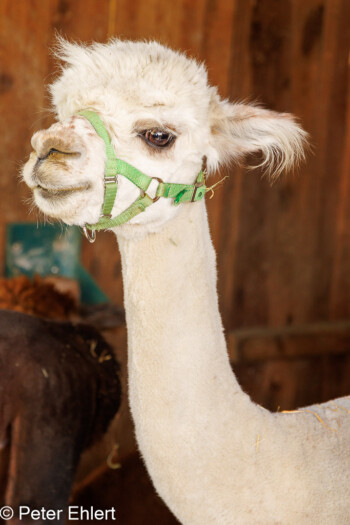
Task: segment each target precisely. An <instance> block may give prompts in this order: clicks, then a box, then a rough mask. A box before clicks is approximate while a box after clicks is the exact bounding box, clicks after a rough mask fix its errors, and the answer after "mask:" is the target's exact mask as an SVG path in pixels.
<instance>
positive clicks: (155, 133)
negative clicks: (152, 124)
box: [141, 129, 175, 148]
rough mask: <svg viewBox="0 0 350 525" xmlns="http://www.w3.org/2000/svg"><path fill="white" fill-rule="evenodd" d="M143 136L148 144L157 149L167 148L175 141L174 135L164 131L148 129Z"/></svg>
mask: <svg viewBox="0 0 350 525" xmlns="http://www.w3.org/2000/svg"><path fill="white" fill-rule="evenodd" d="M141 135H142V137H143V138H144V140H145V142H147V144H149V145H150V146H152V147H155V148H166V147H168V146H170V144H171V143H172V142H173V140H174V139H175V137H174V135H172V134H171V133H169V132H168V131H164V130H162V129H148V130H147V131H144V132H143V133H142V134H141Z"/></svg>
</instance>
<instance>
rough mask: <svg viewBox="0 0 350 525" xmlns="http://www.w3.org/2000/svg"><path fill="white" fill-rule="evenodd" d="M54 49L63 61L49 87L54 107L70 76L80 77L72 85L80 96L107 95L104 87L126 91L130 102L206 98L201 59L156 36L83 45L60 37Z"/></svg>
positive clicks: (174, 101) (67, 89) (69, 83)
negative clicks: (146, 40)
mask: <svg viewBox="0 0 350 525" xmlns="http://www.w3.org/2000/svg"><path fill="white" fill-rule="evenodd" d="M54 54H55V56H56V57H57V58H59V59H60V60H62V61H63V63H64V64H63V66H62V76H61V77H60V78H58V79H57V80H56V81H55V82H54V83H53V84H52V85H51V87H50V90H51V94H52V97H53V103H54V105H56V106H57V102H58V100H57V96H58V93H59V92H62V91H64V92H65V96H66V97H67V96H68V94H69V92H70V91H71V89H72V84H74V80H75V82H77V80H79V84H80V85H75V89H76V90H77V92H76V93H77V96H78V97H80V98H84V96H85V97H86V95H87V91H88V90H91V89H94V90H96V93H98V90H99V94H100V95H102V96H107V91H108V90H114V94H115V95H116V94H118V95H119V96H120V94H121V93H123V94H124V96H125V94H126V95H127V94H130V95H131V96H132V97H133V101H134V103H137V102H140V103H141V104H144V103H146V105H147V103H149V102H150V101H154V102H155V103H157V102H159V103H160V104H161V103H164V104H167V105H171V103H175V104H176V105H178V103H180V102H181V99H183V97H185V99H186V98H190V102H191V104H194V105H196V100H195V99H196V98H197V99H198V96H199V97H200V99H201V105H202V101H203V99H207V97H208V83H207V72H206V68H205V66H204V64H202V63H198V62H197V61H196V60H194V59H192V58H188V57H186V56H185V55H184V54H182V53H179V52H177V51H174V50H172V49H170V48H168V47H165V46H162V45H161V44H159V43H157V42H154V41H150V42H132V41H128V40H127V41H122V40H118V39H113V40H111V41H110V42H109V43H108V44H100V43H94V44H92V45H91V46H86V45H78V44H75V43H71V42H68V41H66V40H64V39H62V38H59V39H58V43H57V45H56V47H55V49H54ZM74 77H75V79H74ZM205 102H206V104H208V102H209V101H208V100H205ZM59 103H61V104H62V97H60V99H59ZM58 109H60V108H58Z"/></svg>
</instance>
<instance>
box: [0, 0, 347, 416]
mask: <svg viewBox="0 0 350 525" xmlns="http://www.w3.org/2000/svg"><path fill="white" fill-rule="evenodd" d="M349 20H350V2H349V1H348V0H307V1H305V0H283V1H281V0H259V1H257V0H231V1H229V0H177V1H173V2H158V1H156V0H148V1H143V0H133V1H130V0H74V1H73V0H45V1H43V0H22V1H20V0H0V53H1V54H0V110H1V141H0V161H1V176H0V195H1V211H0V260H2V261H3V250H4V229H5V226H6V224H7V223H9V222H12V221H35V220H36V213H35V212H31V213H30V212H29V206H28V205H27V204H26V200H27V199H28V198H29V197H30V195H29V192H28V189H27V188H26V187H25V185H24V184H20V183H19V180H18V173H19V166H20V165H21V163H22V162H23V161H25V160H26V158H27V156H28V154H29V152H30V137H31V135H32V133H33V132H34V131H35V130H37V129H40V128H43V127H46V126H48V125H49V124H50V123H51V122H52V117H51V116H50V114H49V113H48V111H47V109H48V107H49V99H48V93H47V89H46V85H47V84H48V83H49V82H51V81H52V80H53V78H55V75H56V74H57V72H58V65H57V63H56V62H55V61H54V59H53V57H52V55H51V54H50V46H52V45H53V43H54V40H55V33H56V32H57V31H59V32H60V33H62V34H63V35H64V36H67V37H68V38H69V39H73V40H81V41H84V42H89V41H92V40H96V41H101V42H105V41H106V40H107V39H108V38H109V37H112V36H118V37H121V38H131V39H138V38H142V39H148V38H150V39H157V40H159V41H160V42H162V43H165V44H168V45H170V46H171V47H174V48H176V49H180V50H183V51H186V52H187V53H189V54H190V55H192V56H195V57H196V58H198V59H200V60H204V61H205V62H206V64H207V66H208V70H209V78H210V81H211V83H212V84H217V85H218V86H219V91H220V93H221V95H222V96H223V97H229V98H230V99H232V100H235V101H237V100H254V101H255V100H258V101H259V102H261V103H262V104H263V105H264V106H266V107H269V108H271V109H274V110H277V111H287V112H291V113H294V114H295V115H297V116H298V118H300V121H301V123H302V125H303V126H304V128H305V129H306V130H307V131H308V132H309V133H310V137H311V142H312V145H313V153H310V154H309V155H308V158H307V162H306V163H305V164H304V165H303V166H302V167H301V168H300V170H298V172H297V173H294V174H286V175H284V176H282V177H281V178H280V179H279V180H278V181H277V182H276V183H275V184H274V185H271V184H270V182H269V181H268V180H267V179H266V178H262V177H261V174H260V173H259V172H258V171H248V170H245V169H243V168H242V169H238V168H234V169H232V170H231V173H230V178H229V180H227V181H226V182H225V184H224V187H219V188H218V189H217V190H216V192H215V197H214V198H213V199H212V200H210V201H208V207H209V215H210V224H211V231H212V236H213V239H214V243H215V247H216V250H217V253H218V271H219V284H218V286H219V294H220V305H221V312H222V315H223V319H224V324H225V328H226V330H227V334H228V340H229V351H230V356H231V359H232V362H233V364H234V365H235V369H236V371H237V373H238V376H239V379H240V381H241V383H242V385H243V387H244V388H245V389H247V390H248V391H249V392H250V393H251V394H252V395H253V397H254V399H256V400H258V401H260V402H261V403H263V404H264V405H265V406H267V407H269V408H271V409H278V407H279V406H280V407H281V408H284V409H289V408H294V407H295V406H297V405H301V404H306V403H311V402H314V401H321V400H323V399H326V398H329V397H333V396H336V395H340V394H346V393H347V394H348V393H349V392H350V379H349V378H350V321H349V315H350V272H349V269H350V204H349V199H348V194H349V186H350V178H349V161H350V157H349V154H350V148H349V140H348V138H349V118H350V112H349V89H348V84H347V78H348V70H347V59H348V48H349V40H350V38H349ZM83 262H84V264H85V266H86V268H87V269H88V270H89V271H90V272H91V274H92V275H93V276H94V278H95V279H96V280H97V282H98V283H99V285H100V286H101V288H102V289H103V290H104V291H105V292H106V293H107V295H108V296H109V297H110V299H111V300H112V301H114V302H115V303H117V304H122V283H121V274H120V260H119V254H118V250H117V249H116V247H115V246H114V237H113V236H112V234H110V233H104V234H100V235H99V238H98V242H97V243H96V244H94V245H88V244H87V242H85V241H84V245H83Z"/></svg>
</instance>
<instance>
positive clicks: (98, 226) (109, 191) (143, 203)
mask: <svg viewBox="0 0 350 525" xmlns="http://www.w3.org/2000/svg"><path fill="white" fill-rule="evenodd" d="M77 115H80V116H81V117H85V118H86V119H87V120H88V121H89V122H90V124H91V125H92V126H93V127H94V129H95V131H96V133H97V134H98V135H99V136H100V137H101V139H102V140H103V142H104V143H105V147H106V155H107V161H106V166H105V173H104V185H105V196H104V201H103V205H102V214H101V217H100V219H99V221H98V222H96V223H95V224H85V226H84V227H83V232H84V235H85V237H86V238H87V239H88V241H90V242H95V240H96V231H98V230H106V229H108V228H113V227H114V226H120V225H121V224H125V223H126V222H128V221H130V220H131V219H133V218H134V217H136V215H139V213H142V212H143V211H145V210H146V208H148V207H149V206H151V204H153V203H154V202H156V201H157V200H158V199H160V198H161V197H167V198H170V199H174V202H173V204H174V205H175V206H177V205H178V204H180V203H183V202H197V201H200V200H201V199H203V197H204V195H205V193H206V192H207V191H208V189H210V188H207V187H206V185H205V175H206V169H205V166H203V168H202V169H201V171H200V172H199V173H198V176H197V178H196V182H195V183H194V184H176V183H173V182H163V181H162V179H159V178H158V177H149V176H148V175H145V174H144V173H142V172H141V171H139V170H138V169H136V168H134V167H133V166H131V165H130V164H128V163H127V162H125V161H124V160H121V159H118V158H117V157H116V155H115V153H114V149H113V146H112V143H111V138H110V136H109V134H108V131H107V130H106V128H105V126H104V124H103V122H102V120H101V118H100V116H99V115H98V114H97V113H95V112H94V111H90V110H88V109H85V110H83V111H79V112H78V113H77ZM204 164H205V163H204ZM118 175H122V176H123V177H126V178H127V179H128V180H130V181H131V182H132V183H133V184H135V186H137V187H138V188H139V189H140V196H139V197H138V198H137V199H136V201H134V202H133V203H132V204H131V205H130V206H129V207H128V208H126V209H125V210H124V211H122V212H121V213H119V215H117V216H116V217H112V215H111V211H112V209H113V206H114V201H115V198H116V195H117V189H118V180H117V177H118ZM153 180H156V181H158V188H157V191H156V193H155V197H153V198H152V197H150V196H149V195H148V194H147V193H146V191H147V189H148V187H149V185H150V184H151V182H152V181H153ZM88 230H91V234H89V231H88Z"/></svg>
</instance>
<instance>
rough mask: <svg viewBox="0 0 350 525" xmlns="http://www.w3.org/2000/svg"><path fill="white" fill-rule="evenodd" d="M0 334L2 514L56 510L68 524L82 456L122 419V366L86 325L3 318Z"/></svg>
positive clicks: (7, 314)
mask: <svg viewBox="0 0 350 525" xmlns="http://www.w3.org/2000/svg"><path fill="white" fill-rule="evenodd" d="M55 299H56V297H55V296H52V299H51V300H52V303H54V301H55ZM0 334H1V337H0V451H1V449H2V448H3V449H5V450H4V451H3V455H4V456H5V457H6V458H7V461H3V462H1V463H3V464H2V465H1V470H0V474H1V475H0V479H1V485H0V506H1V505H2V504H3V503H5V504H6V505H10V506H11V507H12V508H13V510H14V512H15V514H16V515H17V512H18V509H19V507H20V505H26V506H29V508H31V509H32V510H33V509H40V508H41V507H45V508H46V509H53V510H56V511H59V512H58V513H57V520H55V523H62V524H63V523H65V522H66V516H65V508H66V506H67V504H68V499H69V495H70V491H71V486H72V483H73V480H74V475H75V472H76V469H77V466H78V462H79V459H80V456H81V453H82V452H83V450H85V449H86V448H87V447H89V446H90V445H92V444H93V443H95V442H97V441H98V440H99V439H100V438H101V437H102V436H103V434H104V433H105V432H106V431H107V428H108V426H109V424H110V422H111V420H112V419H113V417H114V416H115V414H116V412H117V411H118V408H119V405H120V398H121V388H120V381H119V375H118V371H119V366H118V363H117V361H116V360H115V359H114V358H113V356H112V354H111V347H110V346H109V345H108V344H107V343H106V341H105V340H104V339H103V338H102V336H101V335H100V333H99V332H98V331H97V330H95V329H94V328H92V327H90V326H87V325H83V324H74V325H73V324H72V323H70V322H67V321H53V320H51V319H50V320H44V319H39V318H38V317H35V316H32V315H26V314H23V313H20V312H15V311H9V310H0ZM91 348H93V349H94V353H92V352H91ZM33 473H34V474H33ZM21 521H25V522H30V523H32V520H29V517H27V516H25V518H24V519H22V520H18V518H17V517H15V518H14V521H13V523H20V522H21ZM40 523H42V522H40Z"/></svg>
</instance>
